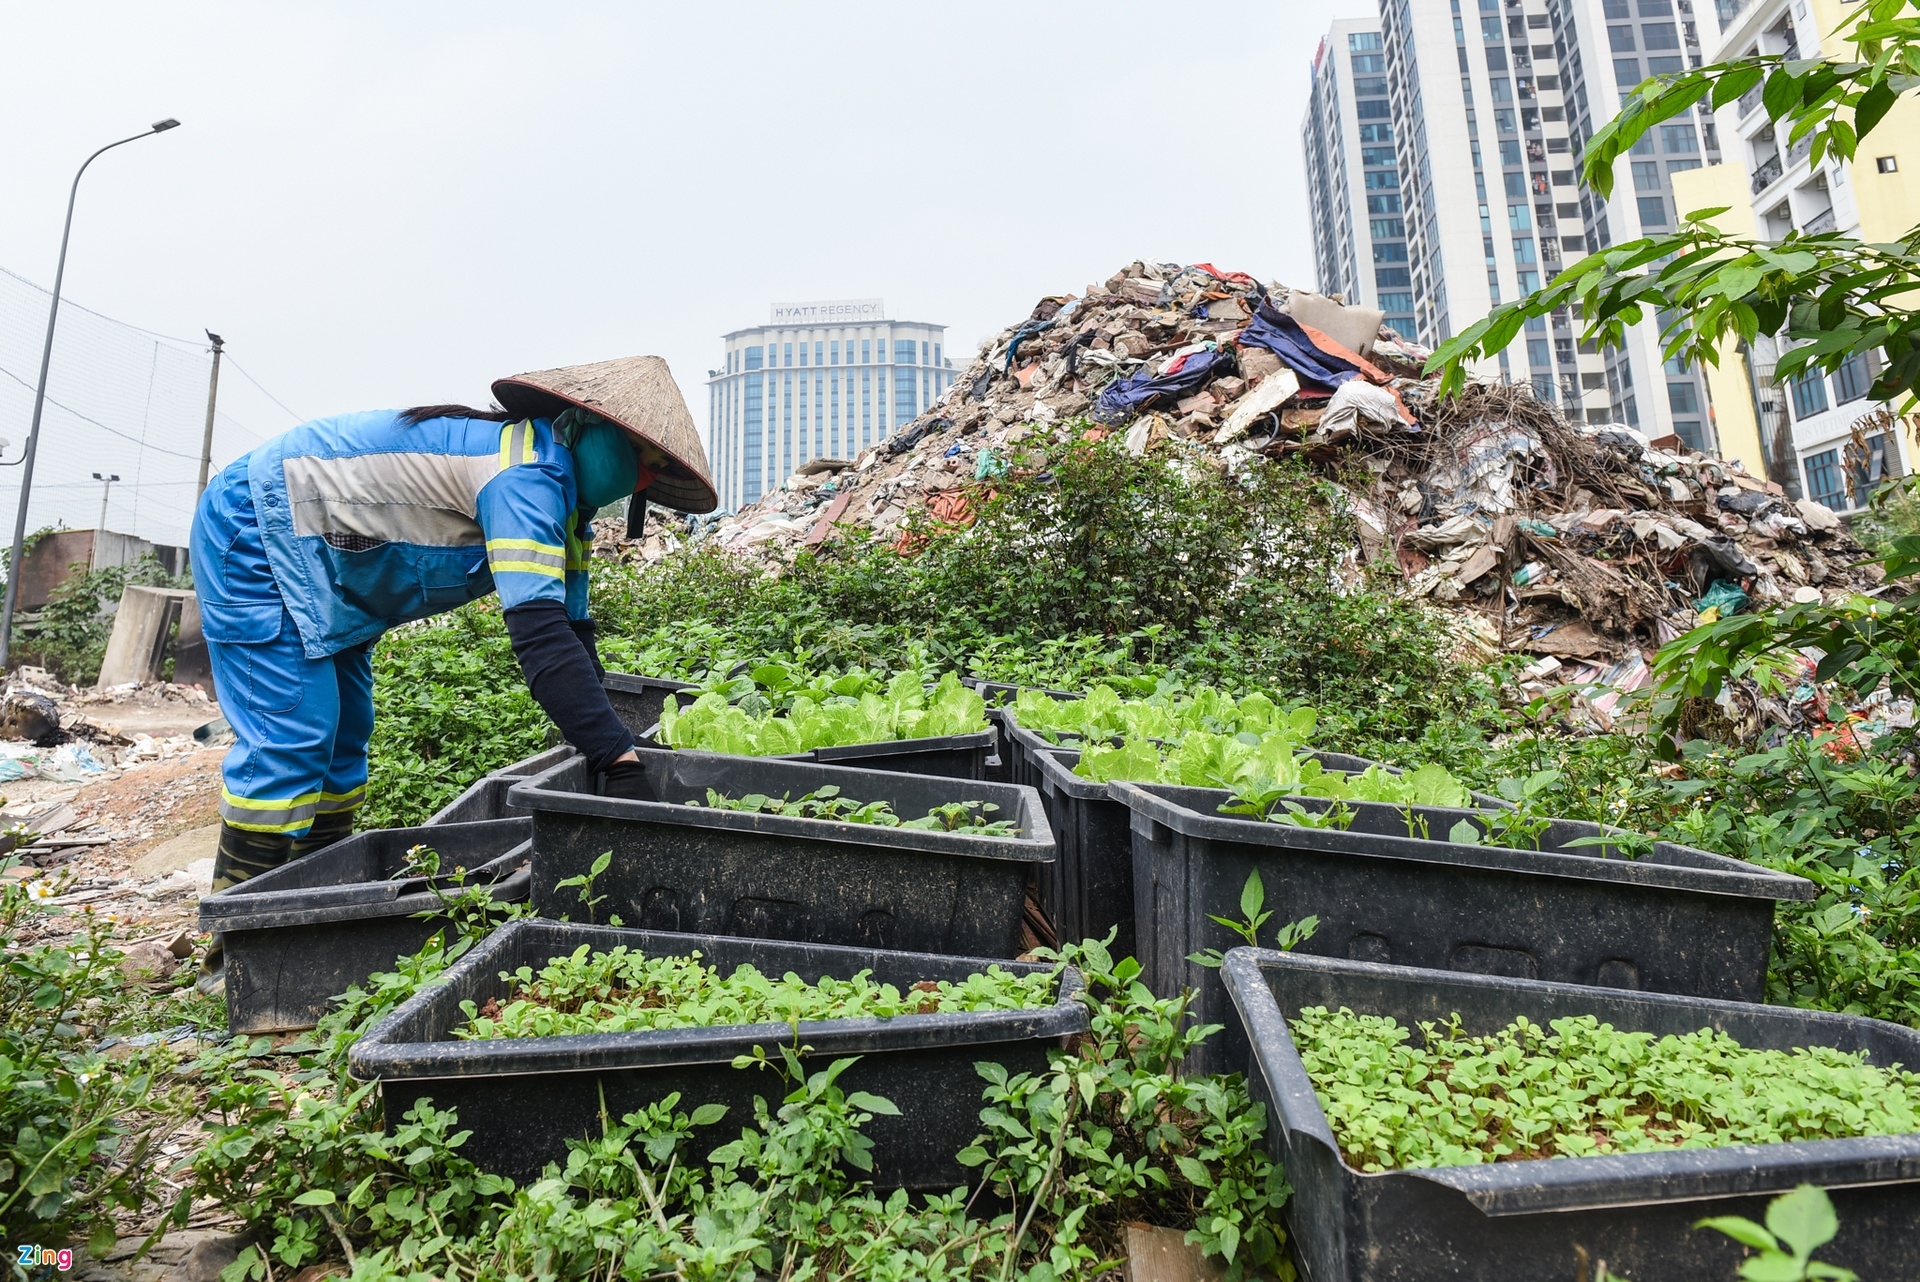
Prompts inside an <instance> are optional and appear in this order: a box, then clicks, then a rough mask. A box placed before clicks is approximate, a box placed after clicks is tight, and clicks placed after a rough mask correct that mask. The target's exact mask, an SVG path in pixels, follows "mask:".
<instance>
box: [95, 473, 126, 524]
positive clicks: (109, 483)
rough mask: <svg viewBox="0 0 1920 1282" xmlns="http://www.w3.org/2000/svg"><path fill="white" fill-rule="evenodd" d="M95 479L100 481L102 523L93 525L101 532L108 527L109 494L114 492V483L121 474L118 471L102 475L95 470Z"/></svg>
mask: <svg viewBox="0 0 1920 1282" xmlns="http://www.w3.org/2000/svg"><path fill="white" fill-rule="evenodd" d="M93 479H94V480H96V481H98V482H100V524H98V525H96V526H94V527H93V528H94V531H95V533H100V532H103V531H105V530H106V528H107V496H108V495H110V494H112V493H113V483H114V482H115V481H117V480H119V479H120V474H119V473H118V472H110V473H108V474H107V475H105V476H102V475H101V474H100V473H98V472H95V473H94V474H93Z"/></svg>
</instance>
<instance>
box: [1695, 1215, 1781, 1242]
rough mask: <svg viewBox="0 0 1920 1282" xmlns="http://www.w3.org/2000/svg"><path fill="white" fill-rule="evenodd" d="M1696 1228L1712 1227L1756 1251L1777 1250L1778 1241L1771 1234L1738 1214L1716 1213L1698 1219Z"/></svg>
mask: <svg viewBox="0 0 1920 1282" xmlns="http://www.w3.org/2000/svg"><path fill="white" fill-rule="evenodd" d="M1693 1227H1694V1228H1696V1229H1712V1230H1713V1231H1714V1232H1716V1233H1724V1234H1726V1235H1727V1236H1728V1237H1730V1238H1732V1239H1733V1240H1734V1241H1736V1242H1738V1243H1740V1244H1741V1245H1742V1246H1750V1247H1752V1248H1753V1249H1754V1250H1756V1251H1777V1250H1779V1249H1780V1243H1779V1242H1778V1241H1776V1240H1775V1238H1774V1236H1773V1234H1771V1233H1769V1232H1767V1231H1766V1230H1765V1229H1763V1228H1761V1227H1760V1226H1759V1225H1758V1224H1755V1223H1754V1222H1753V1221H1752V1220H1749V1219H1745V1218H1743V1217H1741V1216H1738V1215H1716V1216H1713V1217H1711V1218H1710V1219H1705V1220H1700V1221H1698V1222H1696V1223H1695V1224H1694V1226H1693Z"/></svg>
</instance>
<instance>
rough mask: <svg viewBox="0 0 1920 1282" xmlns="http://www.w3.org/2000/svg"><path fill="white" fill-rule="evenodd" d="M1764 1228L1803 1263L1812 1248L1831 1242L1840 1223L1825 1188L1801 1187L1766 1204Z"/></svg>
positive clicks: (1809, 1185) (1805, 1185)
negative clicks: (1765, 1223)
mask: <svg viewBox="0 0 1920 1282" xmlns="http://www.w3.org/2000/svg"><path fill="white" fill-rule="evenodd" d="M1767 1227H1768V1228H1769V1229H1771V1230H1773V1235H1774V1236H1775V1237H1777V1238H1779V1239H1780V1240H1781V1241H1782V1242H1784V1243H1786V1244H1787V1246H1788V1247H1790V1248H1792V1250H1793V1252H1794V1254H1795V1255H1797V1256H1799V1257H1800V1258H1801V1259H1802V1260H1804V1259H1807V1258H1808V1257H1809V1256H1811V1255H1812V1254H1813V1251H1814V1248H1815V1247H1820V1246H1825V1245H1826V1244H1827V1243H1828V1242H1831V1241H1833V1237H1834V1234H1836V1233H1838V1232H1839V1231H1840V1221H1839V1218H1838V1217H1837V1216H1835V1215H1834V1213H1833V1202H1832V1201H1831V1200H1829V1199H1828V1197H1827V1194H1826V1191H1825V1190H1824V1189H1821V1188H1819V1187H1817V1186H1815V1185H1812V1184H1802V1185H1801V1186H1800V1187H1799V1188H1797V1189H1795V1190H1794V1191H1793V1192H1791V1193H1788V1194H1786V1195H1785V1196H1784V1197H1777V1198H1775V1199H1774V1200H1773V1201H1772V1202H1771V1203H1769V1204H1768V1205H1767Z"/></svg>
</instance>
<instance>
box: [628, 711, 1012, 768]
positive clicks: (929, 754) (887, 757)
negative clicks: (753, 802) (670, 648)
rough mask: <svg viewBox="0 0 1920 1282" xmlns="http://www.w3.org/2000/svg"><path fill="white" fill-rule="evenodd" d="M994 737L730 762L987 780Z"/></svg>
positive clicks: (655, 735) (654, 729) (654, 737)
mask: <svg viewBox="0 0 1920 1282" xmlns="http://www.w3.org/2000/svg"><path fill="white" fill-rule="evenodd" d="M638 737H639V738H641V739H644V740H646V741H647V742H649V743H651V744H653V745H655V746H657V747H666V746H667V745H665V744H663V743H661V742H660V726H659V724H658V723H657V722H656V723H655V724H654V725H652V726H649V727H648V728H647V732H646V733H645V734H644V735H640V736H638ZM997 740H998V734H997V732H996V731H995V729H994V727H993V726H992V725H991V724H989V725H988V726H987V728H986V729H985V730H976V731H973V732H972V733H971V734H949V735H931V736H928V737H926V738H923V739H890V740H888V741H886V742H884V743H847V744H840V745H837V746H835V747H831V748H810V749H808V750H807V751H806V752H786V753H778V754H776V755H774V756H770V757H732V758H731V759H732V760H736V761H817V762H821V763H824V764H830V765H836V766H853V767H857V768H859V769H862V770H885V771H887V772H889V773H892V774H903V775H935V776H938V777H939V778H942V779H977V780H980V781H982V782H989V781H988V780H987V761H988V759H989V758H990V757H991V756H992V755H993V752H994V746H995V743H996V742H997ZM669 750H670V751H673V752H699V753H700V754H701V755H702V756H728V755H729V754H726V753H706V752H702V750H700V749H698V748H671V749H669Z"/></svg>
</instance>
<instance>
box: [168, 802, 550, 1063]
mask: <svg viewBox="0 0 1920 1282" xmlns="http://www.w3.org/2000/svg"><path fill="white" fill-rule="evenodd" d="M532 833H533V822H532V820H529V819H498V820H493V821H490V822H483V823H464V824H442V825H439V826H437V827H432V828H425V827H422V828H381V829H376V830H373V831H370V832H363V833H358V834H356V835H354V836H352V837H348V838H346V839H345V840H344V841H339V842H336V843H335V844H333V845H331V846H328V847H326V848H325V849H324V850H318V851H315V852H314V853H313V854H311V855H306V856H303V857H302V858H299V859H295V860H292V861H291V862H289V863H286V864H282V865H281V866H280V867H278V868H275V869H273V870H272V871H271V872H264V873H261V874H260V875H259V876H257V877H250V878H248V879H247V880H246V881H243V882H241V883H240V884H239V885H237V886H231V887H228V888H227V889H226V890H222V891H220V892H218V893H217V894H213V895H209V896H207V897H206V898H205V899H202V900H201V901H200V929H201V930H205V931H212V932H214V933H216V934H218V935H219V936H220V941H221V948H222V950H223V953H224V956H225V968H226V969H225V976H226V980H225V987H226V997H227V1027H229V1028H230V1029H232V1030H233V1031H234V1032H236V1033H273V1032H286V1031H290V1030H293V1029H300V1028H312V1027H313V1026H314V1024H316V1023H317V1022H319V1019H320V1016H321V1014H322V1013H324V1012H325V1010H326V1008H327V1003H328V1002H329V1001H331V1000H332V999H333V998H335V997H338V996H339V995H340V994H341V993H344V992H346V991H347V989H349V988H351V987H353V986H354V985H355V984H359V983H363V982H365V980H366V978H367V976H369V975H371V974H373V973H374V972H375V971H380V970H391V969H392V968H393V965H394V963H395V961H397V960H398V959H399V958H401V957H405V956H409V955H411V954H413V953H416V952H418V951H419V950H420V948H421V946H422V945H423V944H425V943H426V942H427V939H428V938H429V937H430V936H431V935H432V934H433V932H434V931H436V930H438V929H439V928H440V927H441V926H442V925H444V924H445V921H446V919H445V918H444V917H443V916H439V915H438V914H437V911H436V910H438V909H439V908H440V898H439V896H438V895H436V894H435V893H434V887H433V883H431V882H429V880H428V879H427V878H424V877H409V876H404V875H402V874H403V873H404V872H405V870H406V866H407V851H408V850H410V849H412V848H413V847H415V846H422V845H424V846H430V847H432V848H433V849H434V850H435V851H437V852H438V853H439V855H440V861H441V863H440V866H441V867H442V868H443V869H445V870H447V873H446V874H443V875H442V876H441V877H440V878H439V879H438V882H439V884H440V885H441V886H442V887H443V888H445V887H452V886H453V885H454V884H455V879H454V878H453V877H452V876H450V875H447V874H450V873H451V872H452V870H453V869H455V868H456V867H463V868H465V869H466V871H467V878H466V880H467V883H468V884H475V885H487V886H490V887H491V892H490V893H491V895H492V897H493V898H494V899H495V900H497V901H499V902H501V903H524V902H525V901H526V899H527V893H528V889H529V886H530V884H531V874H530V873H529V871H528V869H527V861H528V855H529V846H528V839H529V838H530V837H531V836H532ZM423 914H425V915H424V916H423Z"/></svg>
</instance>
